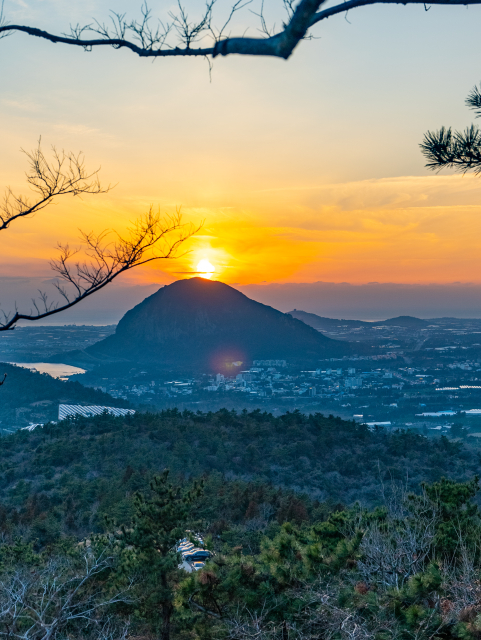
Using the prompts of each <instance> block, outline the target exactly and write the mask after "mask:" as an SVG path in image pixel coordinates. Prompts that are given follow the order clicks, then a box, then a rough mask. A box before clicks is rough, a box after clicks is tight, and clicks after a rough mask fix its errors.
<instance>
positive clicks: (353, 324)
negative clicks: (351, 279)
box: [289, 309, 430, 331]
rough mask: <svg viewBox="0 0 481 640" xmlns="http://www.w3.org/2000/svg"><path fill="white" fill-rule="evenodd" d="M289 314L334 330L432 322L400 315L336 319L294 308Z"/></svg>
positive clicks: (412, 326)
mask: <svg viewBox="0 0 481 640" xmlns="http://www.w3.org/2000/svg"><path fill="white" fill-rule="evenodd" d="M289 315H291V316H292V317H293V318H296V319H297V320H301V321H302V322H304V323H305V324H308V325H309V326H310V327H313V328H314V329H317V330H318V331H332V330H334V329H337V328H338V327H341V326H344V327H347V328H350V329H356V328H360V327H364V328H369V327H380V326H390V327H405V328H406V329H422V328H424V327H427V326H428V325H429V324H430V321H428V320H421V319H420V318H414V317H412V316H398V317H397V318H390V319H388V320H380V321H379V322H365V321H363V320H336V319H334V318H323V317H322V316H318V315H316V314H315V313H307V312H306V311H298V310H297V309H294V310H293V311H289Z"/></svg>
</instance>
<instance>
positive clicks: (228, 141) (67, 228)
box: [0, 0, 481, 285]
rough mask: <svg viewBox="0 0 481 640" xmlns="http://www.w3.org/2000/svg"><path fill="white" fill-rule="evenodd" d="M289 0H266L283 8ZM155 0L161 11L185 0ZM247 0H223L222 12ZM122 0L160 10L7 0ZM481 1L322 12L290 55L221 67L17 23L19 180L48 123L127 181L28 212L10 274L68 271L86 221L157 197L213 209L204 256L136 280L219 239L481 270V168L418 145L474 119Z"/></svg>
mask: <svg viewBox="0 0 481 640" xmlns="http://www.w3.org/2000/svg"><path fill="white" fill-rule="evenodd" d="M279 4H280V3H279V2H278V1H274V0H268V2H267V3H266V8H267V9H266V12H267V17H268V19H270V20H271V22H276V21H277V22H278V23H279V21H280V20H281V19H282V12H281V11H280V10H279ZM151 6H152V9H153V11H154V14H155V15H158V16H159V17H161V18H165V16H166V14H167V12H168V11H169V9H171V8H173V5H172V7H171V6H170V4H169V3H160V2H154V1H152V3H151ZM188 6H189V10H190V11H191V12H192V14H193V15H194V14H195V13H196V11H197V13H199V12H200V10H201V7H202V5H201V3H200V2H194V1H193V0H191V1H190V2H189V3H188ZM228 7H229V3H228V2H227V3H226V0H219V14H218V15H219V22H221V17H222V16H223V12H224V13H225V11H226V10H227V9H228ZM111 8H113V9H115V10H116V11H119V12H123V11H127V12H128V15H129V16H132V17H138V16H139V15H140V11H139V9H140V2H139V3H134V2H125V1H122V2H119V1H116V2H112V1H110V2H109V1H107V0H99V1H97V2H88V1H87V2H85V1H84V0H82V2H80V1H79V0H70V1H69V2H65V1H60V0H57V1H53V0H36V1H25V0H6V1H5V13H6V17H7V19H8V20H9V21H10V22H14V23H20V24H22V23H23V24H30V25H33V26H38V27H40V28H46V29H49V30H51V31H55V32H57V33H58V32H65V31H67V30H68V25H69V24H70V23H77V22H81V23H84V22H89V21H90V19H91V18H92V17H94V18H97V19H99V20H105V19H108V14H109V9H111ZM250 8H252V10H258V9H259V7H258V6H257V5H256V4H255V3H253V4H252V6H251V7H250ZM480 19H481V7H469V8H466V7H431V9H430V10H429V11H425V10H424V8H423V7H422V6H420V7H402V6H374V7H367V8H361V9H357V10H355V11H351V12H350V13H349V15H348V16H347V19H346V17H345V16H343V15H341V16H336V17H334V18H331V19H329V20H327V21H325V22H324V23H321V24H320V25H318V26H317V27H315V28H314V30H313V35H315V36H317V37H318V38H317V39H314V40H311V41H308V42H304V43H302V44H301V45H300V46H299V48H298V49H297V50H296V51H295V52H294V55H293V56H292V58H291V59H290V60H289V61H287V62H285V61H281V60H277V59H272V60H271V59H259V58H239V57H230V58H224V59H221V60H216V61H215V62H214V66H213V71H212V79H211V80H210V79H209V72H208V66H207V63H206V61H205V60H201V59H199V60H194V59H164V60H157V61H155V62H152V61H148V60H143V59H140V58H138V57H136V56H135V55H133V54H131V53H129V52H127V51H114V50H112V49H104V50H97V51H94V52H92V53H86V52H83V51H82V50H77V49H73V48H72V49H71V48H69V47H66V46H62V45H53V44H50V43H48V42H44V41H41V40H38V39H33V38H30V37H28V36H26V35H22V34H16V35H13V36H11V37H9V38H6V39H4V40H1V41H0V59H1V66H2V90H1V93H0V114H1V120H0V123H1V124H0V126H1V133H2V147H1V151H0V170H1V176H2V182H3V183H4V185H5V186H7V185H10V186H11V187H12V188H13V189H14V190H16V191H25V187H24V181H23V172H24V170H25V169H26V164H25V158H24V157H23V156H22V154H21V153H20V152H19V150H20V148H21V147H23V148H25V149H32V148H34V147H35V145H36V141H37V139H38V138H39V136H42V141H43V145H44V147H45V148H47V147H48V146H49V145H52V144H54V145H56V146H57V147H59V148H65V149H66V150H72V151H79V150H82V151H83V152H84V153H85V156H86V159H87V163H88V164H89V165H90V166H92V167H96V166H98V165H101V166H102V173H101V175H102V177H103V181H104V182H105V183H115V184H116V185H117V186H116V187H115V189H113V190H112V191H111V192H110V193H108V194H107V195H102V196H94V197H93V196H90V197H85V198H84V200H82V201H81V202H80V201H76V200H67V199H65V200H63V201H62V200H59V201H58V204H57V205H56V206H52V207H50V208H48V209H46V210H45V211H43V212H41V213H39V214H38V215H37V216H36V217H35V218H33V219H31V220H28V221H25V220H20V221H18V222H17V223H15V224H14V225H12V227H11V229H10V230H9V231H8V232H3V233H2V236H1V242H2V245H1V246H2V250H1V252H0V272H1V274H2V275H4V276H19V275H21V276H32V275H36V276H38V275H42V276H48V274H49V269H48V264H47V259H48V258H50V257H53V256H54V255H55V246H56V243H57V241H59V240H61V241H63V242H65V241H68V242H70V243H71V244H75V243H76V241H77V238H78V232H77V229H78V228H82V229H84V230H87V231H90V230H95V231H100V230H102V229H104V228H115V229H118V230H120V231H123V230H124V229H125V228H126V226H127V225H128V222H129V220H132V219H134V218H135V217H137V216H138V215H140V214H142V213H143V212H145V211H146V210H147V209H148V207H149V205H150V204H154V205H155V206H156V207H157V206H158V207H160V211H161V212H166V213H172V212H174V211H175V209H176V207H180V206H181V207H182V211H183V212H184V215H185V219H186V220H191V221H193V222H199V221H200V220H205V224H204V227H203V229H202V231H201V233H199V234H198V235H197V236H196V237H195V238H194V239H192V240H191V241H190V243H189V247H188V248H189V249H190V250H191V252H190V253H189V254H188V255H187V256H185V257H184V258H182V259H181V260H176V261H172V262H169V263H166V262H164V263H156V264H155V265H152V266H150V267H149V268H145V269H143V270H142V271H138V272H136V273H134V272H132V273H131V274H130V275H129V276H128V279H129V280H130V281H132V282H133V281H135V282H139V283H140V282H141V283H143V284H148V283H151V282H156V283H168V282H172V281H173V280H174V279H176V278H177V277H179V275H178V274H179V273H183V272H189V271H195V269H196V265H197V263H198V262H199V261H200V260H201V259H208V260H209V261H210V262H211V263H212V264H213V265H214V266H215V267H216V274H215V277H217V278H218V279H220V280H222V281H224V282H227V283H230V284H234V283H238V284H241V285H245V284H258V283H263V282H269V283H271V282H281V283H282V282H315V281H330V282H350V283H367V282H371V281H378V282H395V283H396V282H397V283H447V282H453V281H460V282H476V283H479V282H481V251H480V247H481V177H479V178H478V177H476V176H464V177H463V176H459V175H449V173H442V174H439V175H433V174H431V173H430V172H428V171H427V170H426V169H425V168H424V159H423V157H422V155H421V153H420V151H419V148H418V144H419V142H421V140H422V137H423V133H424V132H425V131H426V130H428V129H436V128H439V127H440V126H441V125H453V126H454V127H458V128H462V127H464V126H465V125H467V124H469V123H470V122H471V121H472V116H471V113H470V112H469V110H468V109H467V108H466V107H465V106H464V99H465V97H466V95H467V93H468V91H469V90H470V89H471V88H472V87H473V85H474V84H475V83H477V82H479V81H480V80H481V73H480V65H479V60H480V53H481V41H480V39H479V27H478V25H479V23H480ZM248 24H250V25H252V29H251V33H252V34H254V33H255V27H256V26H257V22H256V18H255V16H253V15H252V13H249V8H246V9H245V10H244V12H243V13H242V14H241V15H240V16H239V17H238V19H237V22H236V23H235V25H234V27H233V34H235V33H237V34H238V33H242V32H243V30H244V28H245V27H246V26H247V25H248Z"/></svg>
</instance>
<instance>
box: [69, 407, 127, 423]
mask: <svg viewBox="0 0 481 640" xmlns="http://www.w3.org/2000/svg"><path fill="white" fill-rule="evenodd" d="M103 413H109V414H110V415H112V416H127V415H133V414H134V413H135V411H134V410H133V409H118V408H117V407H99V406H97V405H93V406H87V407H84V406H82V405H80V404H59V405H58V419H59V420H65V419H66V418H73V417H75V416H83V417H84V418H90V417H92V416H100V415H102V414H103Z"/></svg>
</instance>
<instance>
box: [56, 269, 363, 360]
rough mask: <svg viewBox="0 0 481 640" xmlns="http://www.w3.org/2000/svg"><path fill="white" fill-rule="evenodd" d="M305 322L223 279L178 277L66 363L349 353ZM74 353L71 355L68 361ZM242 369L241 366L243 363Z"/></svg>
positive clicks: (303, 357)
mask: <svg viewBox="0 0 481 640" xmlns="http://www.w3.org/2000/svg"><path fill="white" fill-rule="evenodd" d="M350 349H351V348H350V346H349V345H348V344H346V343H342V342H338V341H335V340H331V339H329V338H326V337H325V336H323V335H322V334H319V333H318V332H317V331H315V330H314V329H312V328H311V327H309V326H307V325H306V324H305V323H304V322H301V321H300V320H297V319H296V318H293V317H292V316H290V315H288V314H284V313H281V312H280V311H277V310H276V309H273V308H272V307H268V306H267V305H264V304H261V303H259V302H255V301H254V300H251V299H250V298H248V297H247V296H245V295H244V294H243V293H240V292H239V291H237V290H236V289H233V288H232V287H229V286H228V285H226V284H223V283H222V282H212V281H210V280H206V279H204V278H191V279H188V280H179V281H177V282H174V283H173V284H171V285H168V286H166V287H163V288H161V289H159V291H157V292H156V293H154V294H153V295H152V296H150V297H148V298H146V299H145V300H144V301H143V302H141V303H140V304H139V305H137V306H136V307H134V308H133V309H131V310H130V311H128V312H127V313H126V314H125V316H124V317H123V318H122V319H121V321H120V322H119V324H118V326H117V330H116V332H115V334H113V335H111V336H109V337H107V338H105V339H104V340H101V341H100V342H97V343H95V344H94V345H92V346H90V347H88V348H87V349H85V352H84V353H83V354H79V353H77V354H63V356H62V355H61V356H59V357H61V358H63V361H64V362H66V361H72V357H73V356H75V357H74V359H76V360H77V361H79V360H81V358H82V357H83V358H84V360H83V361H84V362H85V361H86V360H88V359H91V361H92V362H94V361H101V360H103V361H115V360H117V361H119V362H121V361H124V362H125V361H129V362H138V363H142V362H144V363H158V364H159V365H168V366H171V367H172V366H178V367H179V368H183V369H188V368H196V369H197V368H201V369H203V370H205V371H208V370H209V371H228V370H229V369H231V370H234V371H235V370H236V367H237V366H239V367H240V366H241V364H239V365H235V366H233V363H244V364H245V363H251V362H252V360H255V359H287V360H289V361H296V362H313V361H316V360H318V359H320V358H325V357H336V356H340V355H341V356H342V355H344V354H348V353H350ZM69 357H70V360H69ZM237 370H238V369H237Z"/></svg>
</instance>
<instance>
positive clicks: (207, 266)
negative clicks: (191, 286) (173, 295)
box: [197, 258, 215, 280]
mask: <svg viewBox="0 0 481 640" xmlns="http://www.w3.org/2000/svg"><path fill="white" fill-rule="evenodd" d="M214 272H215V267H214V265H213V264H211V263H210V262H209V261H208V260H207V259H206V258H204V259H203V260H201V261H200V262H199V264H198V265H197V273H198V275H199V276H200V277H201V278H207V279H208V280H210V279H211V278H212V276H213V274H214Z"/></svg>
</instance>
